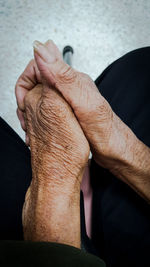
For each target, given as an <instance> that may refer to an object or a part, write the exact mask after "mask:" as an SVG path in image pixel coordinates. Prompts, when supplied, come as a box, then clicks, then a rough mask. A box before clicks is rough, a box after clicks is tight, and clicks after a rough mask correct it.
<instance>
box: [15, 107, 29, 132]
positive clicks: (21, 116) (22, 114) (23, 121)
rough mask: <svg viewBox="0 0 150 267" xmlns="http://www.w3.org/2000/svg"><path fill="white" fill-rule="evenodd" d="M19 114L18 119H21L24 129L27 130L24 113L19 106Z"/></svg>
mask: <svg viewBox="0 0 150 267" xmlns="http://www.w3.org/2000/svg"><path fill="white" fill-rule="evenodd" d="M17 116H18V119H19V121H20V124H21V127H22V129H23V130H24V131H26V130H27V128H26V124H25V119H24V113H23V112H22V111H21V110H20V109H19V108H17Z"/></svg>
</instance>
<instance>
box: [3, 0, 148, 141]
mask: <svg viewBox="0 0 150 267" xmlns="http://www.w3.org/2000/svg"><path fill="white" fill-rule="evenodd" d="M0 33H1V34H0V38H1V41H0V64H1V65H0V82H1V85H0V115H1V116H2V117H3V118H4V119H5V120H6V121H7V122H8V123H9V124H10V125H11V126H12V127H13V128H14V129H15V130H16V131H17V132H18V133H19V134H20V135H21V136H22V138H23V137H24V134H23V132H22V130H21V128H20V126H19V123H18V120H17V116H16V102H15V96H14V86H15V82H16V80H17V78H18V76H19V75H20V74H21V72H22V71H23V69H24V68H25V66H26V64H27V63H28V61H29V60H30V59H31V58H32V43H33V41H34V40H35V39H36V40H40V41H43V42H44V41H46V40H47V39H53V40H54V41H55V42H56V44H57V45H58V47H59V48H60V49H61V50H62V49H63V47H64V46H65V45H68V44H70V45H71V46H73V48H74V50H75V54H74V67H75V68H77V69H78V70H81V71H83V72H86V73H88V74H89V75H91V77H92V78H93V79H95V78H96V77H97V76H98V75H99V74H100V73H101V71H102V70H103V69H104V68H105V67H106V66H107V65H108V64H109V63H111V62H112V61H113V60H115V59H116V58H118V57H119V56H121V55H123V54H124V53H126V52H128V51H130V50H133V49H136V48H138V47H142V46H149V44H150V1H149V0H76V1H75V0H32V1H30V0H0Z"/></svg>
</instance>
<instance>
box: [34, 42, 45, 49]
mask: <svg viewBox="0 0 150 267" xmlns="http://www.w3.org/2000/svg"><path fill="white" fill-rule="evenodd" d="M42 46H43V44H42V43H40V42H39V41H34V42H33V48H34V49H35V50H37V51H38V50H40V48H41V47H42Z"/></svg>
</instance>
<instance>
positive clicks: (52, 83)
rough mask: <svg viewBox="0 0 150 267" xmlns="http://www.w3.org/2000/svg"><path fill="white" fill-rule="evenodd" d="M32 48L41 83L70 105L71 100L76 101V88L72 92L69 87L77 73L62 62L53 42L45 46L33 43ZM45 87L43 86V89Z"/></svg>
mask: <svg viewBox="0 0 150 267" xmlns="http://www.w3.org/2000/svg"><path fill="white" fill-rule="evenodd" d="M33 47H34V58H35V61H36V64H37V67H38V69H39V71H40V74H41V77H42V78H43V83H44V84H45V85H47V86H48V87H54V88H56V89H57V90H58V91H59V92H60V93H61V94H62V95H63V96H64V98H65V99H66V101H67V102H68V103H69V104H70V105H72V99H73V98H74V99H76V98H75V95H76V94H77V88H76V90H75V92H74V90H73V89H74V88H73V87H72V86H70V85H72V83H73V82H74V81H75V78H76V73H77V72H76V71H75V70H74V69H72V68H71V67H70V66H69V65H68V64H66V63H65V62H64V61H63V59H62V57H61V53H60V51H59V50H58V48H57V46H56V45H55V44H54V43H53V41H51V40H50V41H48V42H47V43H46V44H42V43H40V42H38V41H35V42H34V43H33ZM47 86H44V87H43V89H44V88H47Z"/></svg>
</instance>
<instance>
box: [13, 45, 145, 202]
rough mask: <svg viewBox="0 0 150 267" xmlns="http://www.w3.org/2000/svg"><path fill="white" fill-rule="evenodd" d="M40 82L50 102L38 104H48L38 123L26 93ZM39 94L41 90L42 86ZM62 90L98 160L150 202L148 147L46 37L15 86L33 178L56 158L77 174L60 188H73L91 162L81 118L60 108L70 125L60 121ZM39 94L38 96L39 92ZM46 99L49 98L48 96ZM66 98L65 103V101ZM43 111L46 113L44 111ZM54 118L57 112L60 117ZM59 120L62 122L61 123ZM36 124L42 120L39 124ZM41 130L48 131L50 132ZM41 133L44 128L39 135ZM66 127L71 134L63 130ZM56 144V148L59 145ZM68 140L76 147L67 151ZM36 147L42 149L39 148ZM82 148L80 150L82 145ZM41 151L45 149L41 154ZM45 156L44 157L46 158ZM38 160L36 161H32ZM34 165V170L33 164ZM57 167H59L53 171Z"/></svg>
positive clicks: (69, 171) (60, 164)
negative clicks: (63, 58)
mask: <svg viewBox="0 0 150 267" xmlns="http://www.w3.org/2000/svg"><path fill="white" fill-rule="evenodd" d="M37 84H42V85H44V84H45V90H44V91H43V92H44V94H43V96H44V97H45V94H46V95H47V96H46V99H47V100H48V101H46V102H45V103H44V104H42V105H39V104H38V105H37V106H38V109H37V110H39V108H40V107H42V108H43V107H44V108H43V111H42V112H41V114H40V116H41V115H44V116H43V117H41V118H42V120H43V118H44V120H43V123H39V121H40V120H41V118H40V120H37V121H36V119H35V118H38V116H39V114H38V113H36V112H34V111H33V112H31V111H29V110H31V108H27V109H26V106H27V107H28V103H31V104H29V106H32V102H33V100H32V101H30V100H29V101H28V100H27V101H25V99H26V96H28V92H29V91H30V92H31V95H32V91H33V92H34V87H35V86H36V85H37ZM48 88H52V90H51V92H49V91H48V90H47V89H48ZM36 92H38V90H37V91H36ZM53 93H54V95H55V97H56V98H55V97H54V95H53ZM59 93H60V94H61V95H62V96H63V97H64V99H65V100H66V102H67V103H68V104H69V106H70V107H71V108H72V110H73V112H74V114H75V116H76V118H77V119H78V122H79V124H80V126H81V128H82V130H83V132H84V134H85V136H86V138H87V140H88V142H89V144H90V148H91V150H92V153H93V157H94V159H95V160H96V161H97V163H98V164H99V165H101V166H103V167H104V168H107V169H109V170H110V171H111V172H112V173H113V174H115V175H116V177H118V178H119V179H121V180H123V181H124V182H126V183H127V184H129V185H130V186H131V187H132V188H133V189H134V190H135V191H136V192H138V193H139V194H140V195H141V196H142V197H144V198H145V199H146V200H148V201H149V199H150V195H149V192H150V191H149V184H148V186H145V185H146V184H147V183H148V181H149V173H150V171H149V166H150V164H149V158H150V157H149V154H150V151H149V149H148V148H147V147H146V146H145V145H144V144H143V143H142V142H140V141H139V140H138V139H137V138H136V136H135V135H134V134H133V132H132V131H131V130H130V129H129V128H128V127H127V125H125V124H124V123H123V122H122V121H121V120H120V119H119V118H118V117H117V116H116V114H115V113H114V112H113V111H112V109H111V107H110V105H109V103H108V102H107V101H106V100H105V99H104V98H103V96H102V95H101V94H100V93H99V91H98V89H97V88H96V86H95V84H94V82H93V81H92V80H91V78H90V77H89V76H88V75H86V74H84V73H81V72H78V71H76V70H74V69H73V68H71V67H69V66H68V65H67V64H65V63H64V62H63V60H62V57H61V54H60V52H59V50H58V48H57V47H56V46H55V44H54V43H53V42H52V41H48V42H47V43H46V44H45V45H43V44H41V43H36V44H35V49H34V60H32V61H31V62H30V63H29V65H28V66H27V68H26V70H25V71H24V73H23V74H22V75H21V76H20V78H19V79H18V81H17V84H16V98H17V103H18V111H17V113H18V117H19V119H20V122H21V125H22V128H23V129H24V130H25V131H26V133H27V139H26V142H27V144H29V143H30V146H31V152H32V151H33V153H32V168H33V169H35V171H34V173H35V176H36V172H37V170H38V172H41V171H40V169H41V168H40V167H39V166H40V164H43V163H45V162H51V163H52V164H51V167H52V166H53V164H54V163H55V164H56V162H58V165H57V167H58V170H60V168H62V167H59V166H63V168H62V169H63V170H65V173H67V174H68V173H70V174H71V177H73V178H71V179H67V178H66V179H65V181H66V183H61V185H60V183H58V184H59V188H60V187H61V188H63V190H66V188H67V187H68V186H69V187H70V188H71V187H72V181H73V184H74V181H77V180H78V181H81V179H82V178H81V176H82V175H81V176H80V175H79V174H80V173H82V170H83V169H84V166H85V163H86V161H87V155H88V152H89V150H88V149H89V148H88V144H87V141H86V139H85V136H84V135H83V132H82V131H81V128H80V127H79V125H78V124H77V121H76V122H74V123H73V121H74V120H72V119H70V118H72V117H71V116H72V113H69V112H68V111H67V112H66V110H65V112H62V111H61V112H62V113H63V117H64V118H66V123H65V124H64V120H63V122H62V121H61V123H62V124H61V123H60V110H61V105H60V103H59V105H58V104H56V103H57V101H58V100H60V102H61V101H62V99H63V98H62V96H61V98H59V97H60V95H59ZM51 94H52V95H51ZM37 95H39V94H38V93H37ZM48 95H49V97H48ZM29 96H30V93H29ZM34 97H35V96H34ZM34 97H33V98H32V97H31V99H34ZM27 98H28V97H27ZM43 99H44V101H45V98H43ZM64 99H63V101H64ZM40 101H41V100H39V102H37V103H40ZM55 101H56V102H55ZM66 102H65V105H67V104H66ZM55 104H56V105H55ZM35 106H36V105H35ZM54 106H55V108H56V107H57V108H58V107H59V109H58V110H57V109H55V111H56V113H57V114H56V113H55V112H53V108H54ZM69 106H67V109H68V110H70V112H71V109H69ZM51 108H52V113H49V115H50V117H51V119H50V121H49V118H50V117H49V116H47V114H48V113H47V112H51V111H50V109H51ZM35 110H36V109H35ZM45 110H46V111H47V112H45ZM25 114H29V117H28V116H27V121H28V122H29V121H30V123H27V124H26V123H25V120H24V115H25ZM34 114H35V117H34ZM65 114H68V115H67V116H69V117H65V116H66V115H65ZM69 114H70V115H69ZM37 115H38V116H37ZM56 116H58V118H57V119H58V120H57V119H56ZM33 117H34V119H33ZM30 118H32V119H30ZM45 118H46V119H45ZM42 120H41V121H42ZM54 121H55V122H54ZM56 121H57V122H58V123H57V124H56ZM35 122H38V124H37V126H36V124H35ZM52 122H53V123H54V124H53V123H52ZM69 122H70V123H69ZM72 123H73V125H72ZM51 124H52V125H51ZM61 125H62V131H61V135H58V133H59V132H60V129H59V126H61ZM41 126H42V127H41ZM53 126H54V127H53ZM78 127H79V128H78ZM50 128H51V130H52V131H54V133H55V135H54V137H53V138H52V136H51V135H50V131H49V130H48V129H50ZM64 129H65V131H64ZM70 129H71V131H70ZM43 130H44V131H45V132H46V136H45V134H44V133H45V132H44V133H43ZM39 131H41V133H40V132H39ZM66 131H67V134H65V132H66ZM47 133H48V134H47ZM70 133H71V134H70ZM81 133H82V134H81ZM58 136H59V137H58ZM60 136H62V138H60ZM83 137H84V138H83ZM51 138H52V139H51ZM67 138H68V139H67ZM37 140H38V141H37ZM39 141H40V142H39ZM62 141H63V142H62ZM66 141H67V142H66ZM57 142H58V146H57V145H56V144H57ZM69 142H70V144H71V147H72V149H69V148H68V150H66V149H65V148H66V146H68V144H69ZM38 143H39V144H40V146H39V145H38ZM38 146H39V147H40V149H38ZM60 147H61V149H60ZM81 147H82V149H80V148H81ZM47 148H48V150H49V151H51V152H52V155H55V157H54V160H53V157H50V158H49V155H50V154H48V156H47V153H45V151H46V149H47ZM39 151H42V156H41V152H40V153H39ZM60 151H62V156H61V157H59V156H58V155H61V153H60ZM66 151H67V154H66ZM57 152H58V153H57ZM44 154H45V155H46V156H45V158H44V160H43V155H44ZM77 155H78V156H77ZM76 156H77V157H76ZM37 158H38V162H37V163H36V164H34V162H36V160H37ZM56 158H57V159H58V161H57V160H56ZM63 158H64V161H63ZM63 162H65V166H64V165H62V163H63ZM34 165H35V166H36V168H34ZM37 166H38V168H37ZM54 166H55V165H54ZM49 167H50V166H49ZM46 168H47V166H45V167H44V169H46ZM56 169H57V168H56V167H55V170H56ZM42 174H43V171H42ZM54 174H55V171H54ZM47 176H48V172H47V175H45V174H44V175H41V173H40V177H47ZM56 176H57V175H56ZM78 176H80V178H77V177H78ZM65 177H68V175H65ZM33 180H34V179H33ZM44 180H45V179H44ZM60 180H61V179H59V181H60ZM55 181H56V179H55ZM72 188H73V187H72ZM68 191H69V190H68Z"/></svg>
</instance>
